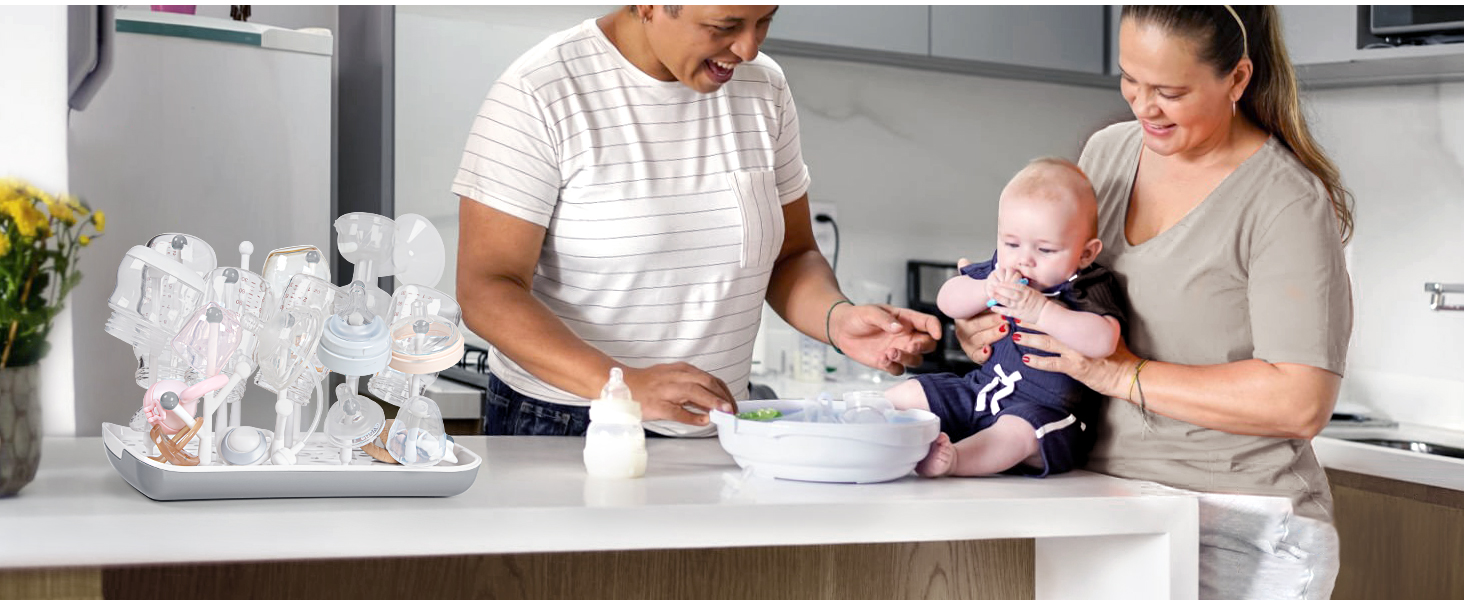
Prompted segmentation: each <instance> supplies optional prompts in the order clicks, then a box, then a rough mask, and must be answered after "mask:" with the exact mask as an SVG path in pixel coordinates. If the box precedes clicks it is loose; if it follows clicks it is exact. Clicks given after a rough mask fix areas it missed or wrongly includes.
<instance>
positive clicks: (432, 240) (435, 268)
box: [392, 214, 447, 287]
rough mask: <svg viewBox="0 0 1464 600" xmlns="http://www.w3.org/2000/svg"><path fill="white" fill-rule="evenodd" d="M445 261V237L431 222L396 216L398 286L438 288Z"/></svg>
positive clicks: (394, 257)
mask: <svg viewBox="0 0 1464 600" xmlns="http://www.w3.org/2000/svg"><path fill="white" fill-rule="evenodd" d="M446 257H447V251H446V249H445V248H444V247H443V245H442V235H441V234H439V233H438V232H437V227H436V226H434V225H433V224H432V221H429V220H428V219H427V217H424V216H422V215H417V214H405V215H399V216H397V218H396V238H395V240H393V247H392V269H393V271H394V272H395V274H396V280H397V282H398V283H410V284H414V285H425V286H427V287H432V286H434V285H437V281H438V280H439V279H441V278H442V266H443V264H444V263H445V262H446V260H447V259H446Z"/></svg>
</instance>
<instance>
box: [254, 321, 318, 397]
mask: <svg viewBox="0 0 1464 600" xmlns="http://www.w3.org/2000/svg"><path fill="white" fill-rule="evenodd" d="M320 331H321V318H320V311H318V310H316V309H314V308H311V307H308V306H301V307H294V308H287V309H282V310H280V311H279V312H277V313H275V315H274V316H273V317H272V318H270V320H269V322H267V323H265V325H264V327H263V328H262V329H261V330H260V334H259V345H258V346H257V347H256V348H255V350H254V359H255V362H256V363H257V364H258V366H259V373H258V374H257V375H255V377H254V383H255V384H257V385H259V387H262V388H264V389H266V390H269V391H271V392H275V393H277V394H278V393H280V392H283V391H285V390H286V389H287V388H288V387H289V386H290V384H291V383H292V382H294V381H295V379H296V378H297V377H299V375H300V371H301V370H302V369H304V368H305V365H306V362H307V361H308V359H309V356H310V355H311V354H313V353H314V352H315V348H316V346H317V345H318V344H319V341H320Z"/></svg>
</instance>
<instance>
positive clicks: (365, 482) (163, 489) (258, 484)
mask: <svg viewBox="0 0 1464 600" xmlns="http://www.w3.org/2000/svg"><path fill="white" fill-rule="evenodd" d="M102 440H103V442H105V446H106V450H105V452H106V453H107V460H108V461H109V462H111V463H112V467H113V468H115V469H117V472H118V473H120V474H121V475H122V478H123V479H126V480H127V483H129V484H132V487H134V488H137V491H139V492H142V493H143V495H146V496H147V497H149V498H152V499H153V500H224V499H244V498H339V497H359V496H367V497H370V496H423V497H442V496H456V495H458V494H461V493H463V492H464V491H467V489H468V488H469V487H471V486H472V485H473V480H474V479H475V478H477V476H478V467H479V466H481V465H482V464H483V459H482V458H481V457H479V456H478V455H477V454H474V453H473V452H472V451H471V450H468V449H467V448H464V447H463V446H462V445H460V444H453V449H454V452H455V453H456V454H455V455H456V456H457V460H458V462H457V464H452V463H438V464H437V465H434V466H431V467H427V468H415V467H404V466H402V465H393V464H387V463H383V462H378V461H376V460H375V459H373V458H371V457H370V456H369V455H367V454H366V453H365V452H362V451H361V450H360V449H359V448H358V449H356V450H354V451H353V452H352V458H351V464H349V465H342V464H340V456H341V451H340V447H339V446H335V445H333V444H331V443H329V441H327V439H326V437H325V434H323V433H319V432H317V433H313V434H311V435H310V437H309V438H307V439H306V442H305V448H304V449H303V450H301V451H300V453H299V454H298V455H297V464H294V465H254V466H247V467H239V466H231V465H226V464H223V463H220V462H218V458H217V457H218V453H217V452H215V453H214V462H213V463H211V464H209V465H199V466H196V467H182V466H178V465H171V464H164V463H160V462H158V461H155V460H152V459H151V458H148V456H149V454H148V453H147V440H146V438H145V437H144V436H143V434H142V433H141V432H138V431H133V430H132V429H131V428H128V427H125V426H122V425H117V424H114V423H103V424H102ZM186 449H187V450H188V452H190V453H192V454H194V455H197V454H198V438H197V437H194V439H193V440H190V441H189V442H188V446H187V448H186Z"/></svg>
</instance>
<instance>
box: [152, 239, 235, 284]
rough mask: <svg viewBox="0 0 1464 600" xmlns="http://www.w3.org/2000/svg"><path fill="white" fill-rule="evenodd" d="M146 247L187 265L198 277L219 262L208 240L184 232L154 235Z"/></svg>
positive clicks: (205, 273)
mask: <svg viewBox="0 0 1464 600" xmlns="http://www.w3.org/2000/svg"><path fill="white" fill-rule="evenodd" d="M147 247H149V248H152V249H153V250H156V251H158V253H159V254H162V255H164V256H167V257H168V258H171V259H173V260H175V261H177V262H178V263H179V264H182V265H183V266H185V267H188V269H189V270H190V271H193V273H194V274H196V275H198V276H199V277H203V276H204V275H207V274H208V272H209V271H212V270H213V269H214V267H216V266H218V264H219V260H218V255H216V254H215V253H214V249H213V246H210V245H208V242H205V241H203V239H202V238H199V237H195V236H191V235H188V234H186V233H164V234H161V235H155V236H153V238H152V239H151V240H148V242H147Z"/></svg>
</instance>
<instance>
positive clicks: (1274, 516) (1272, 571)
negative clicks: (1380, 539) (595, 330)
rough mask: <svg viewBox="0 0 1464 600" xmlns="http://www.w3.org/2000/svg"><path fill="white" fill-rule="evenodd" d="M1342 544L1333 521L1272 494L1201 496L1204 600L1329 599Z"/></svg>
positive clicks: (1202, 585)
mask: <svg viewBox="0 0 1464 600" xmlns="http://www.w3.org/2000/svg"><path fill="white" fill-rule="evenodd" d="M1340 548H1341V546H1340V544H1339V542H1338V539H1337V528H1336V527H1333V526H1332V524H1331V523H1328V522H1325V521H1318V520H1316V519H1312V518H1308V517H1302V516H1298V515H1296V514H1294V513H1293V512H1292V508H1291V501H1290V500H1288V499H1286V498H1281V497H1273V496H1243V495H1232V494H1203V495H1201V496H1200V600H1272V599H1276V600H1280V599H1283V598H1284V599H1287V600H1291V599H1299V600H1326V599H1327V598H1331V597H1332V586H1333V584H1335V583H1336V580H1337V571H1338V559H1339V556H1340Z"/></svg>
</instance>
